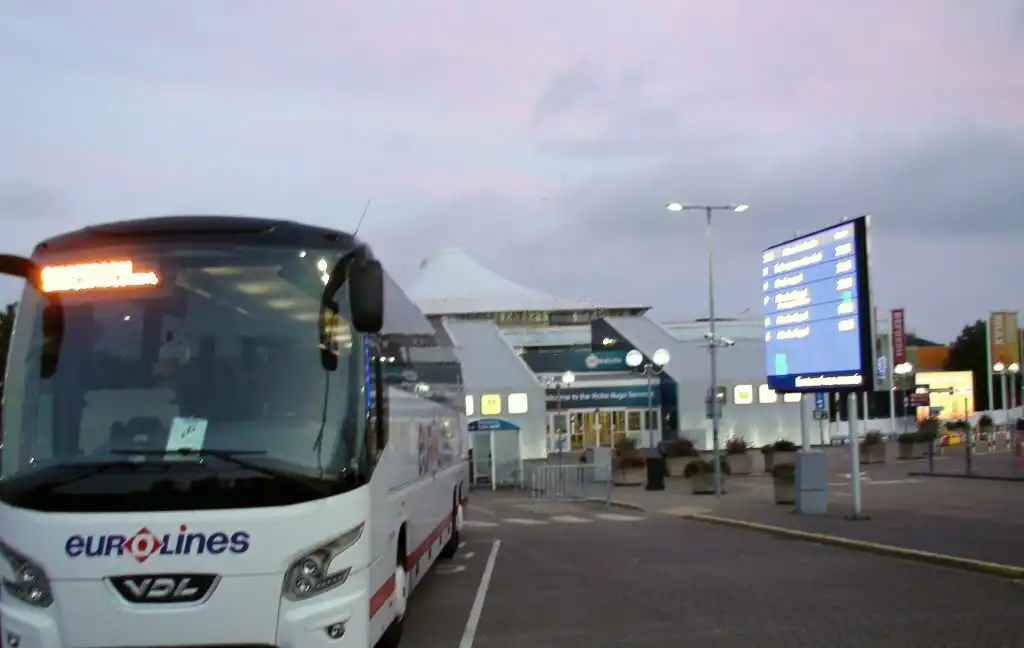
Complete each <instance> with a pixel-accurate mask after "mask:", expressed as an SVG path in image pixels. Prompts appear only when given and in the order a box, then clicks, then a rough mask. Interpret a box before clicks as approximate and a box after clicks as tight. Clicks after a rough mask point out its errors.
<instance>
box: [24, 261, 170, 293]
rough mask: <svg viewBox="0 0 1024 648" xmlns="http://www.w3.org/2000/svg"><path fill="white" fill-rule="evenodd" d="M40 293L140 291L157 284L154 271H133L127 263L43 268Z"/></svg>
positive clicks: (112, 262)
mask: <svg viewBox="0 0 1024 648" xmlns="http://www.w3.org/2000/svg"><path fill="white" fill-rule="evenodd" d="M42 279H43V292H70V291H81V290H102V289H105V288H140V287H144V286H156V285H157V284H159V283H160V279H159V277H157V276H156V273H155V272H136V271H135V268H134V267H133V266H132V262H131V261H103V262H100V263H80V264H77V265H64V266H47V267H45V268H43V272H42Z"/></svg>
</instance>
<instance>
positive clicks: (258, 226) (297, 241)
mask: <svg viewBox="0 0 1024 648" xmlns="http://www.w3.org/2000/svg"><path fill="white" fill-rule="evenodd" d="M165 237H166V238H179V237H181V238H185V237H188V238H190V239H194V240H205V241H209V242H224V241H226V240H231V241H233V242H243V241H244V242H251V243H254V244H255V243H262V244H264V245H282V246H295V247H300V248H301V247H310V248H324V247H329V248H339V249H353V248H354V247H356V246H357V245H359V241H358V240H357V239H356V238H355V236H353V235H352V234H348V233H346V232H341V231H338V230H333V229H330V228H327V227H321V226H319V225H306V224H304V223H297V222H295V221H288V220H279V219H269V218H253V217H250V216H216V215H205V216H204V215H180V216H156V217H152V218H140V219H136V220H125V221H117V222H112V223H103V224H99V225H89V226H86V227H83V228H82V229H79V230H74V231H72V232H66V233H64V234H58V235H57V236H54V237H51V238H49V239H46V240H44V241H42V242H40V243H39V244H38V245H36V247H35V251H34V254H37V255H38V254H56V253H61V252H72V251H75V250H79V249H82V248H89V247H96V246H103V245H118V244H132V243H142V242H153V241H154V240H159V239H160V238H165ZM246 239H248V240H246Z"/></svg>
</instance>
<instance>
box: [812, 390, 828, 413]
mask: <svg viewBox="0 0 1024 648" xmlns="http://www.w3.org/2000/svg"><path fill="white" fill-rule="evenodd" d="M814 409H816V410H818V411H819V412H827V411H828V407H827V406H826V405H825V392H814Z"/></svg>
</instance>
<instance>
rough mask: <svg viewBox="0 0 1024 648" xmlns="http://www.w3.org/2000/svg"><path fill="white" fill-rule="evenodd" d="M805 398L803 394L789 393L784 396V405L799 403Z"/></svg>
mask: <svg viewBox="0 0 1024 648" xmlns="http://www.w3.org/2000/svg"><path fill="white" fill-rule="evenodd" d="M801 398H803V394H797V393H787V394H783V395H782V402H783V403H799V402H800V399H801Z"/></svg>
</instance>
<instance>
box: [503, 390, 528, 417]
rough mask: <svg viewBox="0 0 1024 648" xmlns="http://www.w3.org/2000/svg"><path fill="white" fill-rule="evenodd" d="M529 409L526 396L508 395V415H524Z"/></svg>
mask: <svg viewBox="0 0 1024 648" xmlns="http://www.w3.org/2000/svg"><path fill="white" fill-rule="evenodd" d="M528 409H529V403H528V402H527V398H526V394H509V395H508V413H509V414H526V412H527V410H528Z"/></svg>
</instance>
